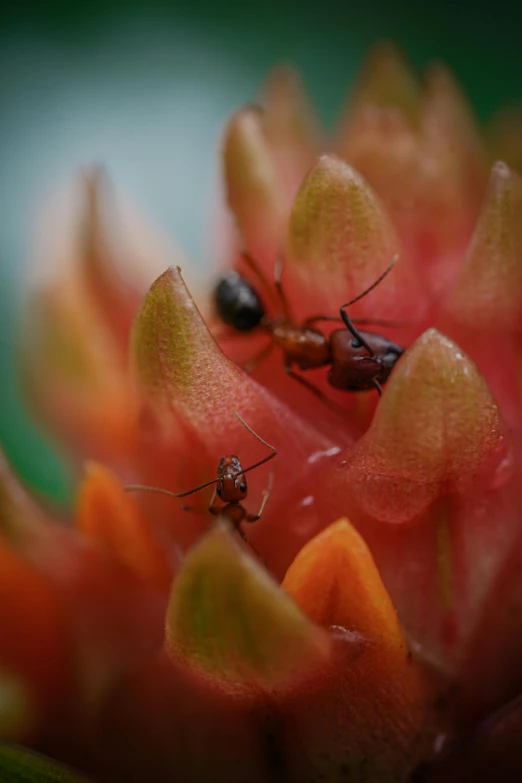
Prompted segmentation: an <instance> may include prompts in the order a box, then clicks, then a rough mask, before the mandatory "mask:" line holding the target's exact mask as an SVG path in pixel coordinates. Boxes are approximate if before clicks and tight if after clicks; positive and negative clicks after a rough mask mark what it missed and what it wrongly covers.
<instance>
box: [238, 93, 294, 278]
mask: <svg viewBox="0 0 522 783" xmlns="http://www.w3.org/2000/svg"><path fill="white" fill-rule="evenodd" d="M223 165H224V176H225V186H226V193H227V200H228V204H229V207H230V209H231V210H232V213H233V215H234V217H235V220H236V222H237V226H238V229H239V232H240V234H241V237H242V240H243V242H244V244H245V246H246V248H247V249H248V251H249V252H250V253H251V255H252V256H253V257H254V258H255V259H256V260H257V261H258V262H259V263H261V265H264V264H270V263H273V259H274V258H275V257H276V255H277V253H278V251H279V244H280V241H281V235H282V229H283V225H284V217H285V215H284V207H283V189H282V188H283V186H282V182H281V180H280V177H279V174H278V171H277V168H276V165H275V162H274V159H273V156H272V152H271V150H270V146H269V143H268V139H267V137H266V131H265V127H264V112H263V109H262V108H261V107H260V106H258V105H256V104H253V105H252V104H249V105H247V106H244V107H243V108H241V109H238V111H236V112H235V113H234V114H233V115H232V116H231V118H230V120H229V122H228V124H227V126H226V128H225V134H224V141H223Z"/></svg>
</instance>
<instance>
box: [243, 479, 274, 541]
mask: <svg viewBox="0 0 522 783" xmlns="http://www.w3.org/2000/svg"><path fill="white" fill-rule="evenodd" d="M273 485H274V474H273V473H270V476H269V477H268V486H267V488H266V489H265V490H264V492H263V499H262V500H261V505H260V506H259V511H258V512H257V514H246V516H245V519H246V521H247V522H257V520H258V519H261V517H262V516H263V511H264V510H265V506H266V504H267V501H268V498H269V497H270V493H271V492H272V487H273ZM238 529H239V528H238Z"/></svg>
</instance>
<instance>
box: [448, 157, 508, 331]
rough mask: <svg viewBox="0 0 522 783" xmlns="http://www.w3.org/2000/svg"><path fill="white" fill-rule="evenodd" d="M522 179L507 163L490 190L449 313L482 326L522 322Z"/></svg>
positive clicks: (491, 327)
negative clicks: (521, 216) (521, 217)
mask: <svg viewBox="0 0 522 783" xmlns="http://www.w3.org/2000/svg"><path fill="white" fill-rule="evenodd" d="M521 214H522V179H521V178H520V177H519V176H518V175H517V174H515V173H514V172H513V171H511V170H510V169H509V168H508V166H506V165H505V164H504V163H496V164H495V165H494V166H493V170H492V172H491V179H490V183H489V189H488V193H487V195H486V200H485V203H484V206H483V209H482V214H481V216H480V218H479V220H478V223H477V226H476V228H475V232H474V234H473V237H472V240H471V242H470V245H469V248H468V251H467V253H466V257H465V258H464V261H463V263H462V266H461V268H460V270H459V272H458V274H457V277H456V279H455V282H454V284H453V286H452V289H451V291H450V293H449V295H448V297H447V299H446V301H445V310H446V312H447V313H448V314H449V315H450V316H451V317H452V319H454V321H456V322H457V323H459V324H465V325H467V326H470V327H473V328H474V329H475V330H476V331H487V330H495V331H497V330H499V329H513V328H516V327H519V326H520V324H521V323H522V221H521V219H520V215H521Z"/></svg>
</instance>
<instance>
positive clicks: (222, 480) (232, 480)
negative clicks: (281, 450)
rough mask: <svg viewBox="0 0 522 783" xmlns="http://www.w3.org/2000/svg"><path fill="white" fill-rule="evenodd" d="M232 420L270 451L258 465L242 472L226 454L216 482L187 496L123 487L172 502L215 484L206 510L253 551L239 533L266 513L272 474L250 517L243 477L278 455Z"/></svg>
mask: <svg viewBox="0 0 522 783" xmlns="http://www.w3.org/2000/svg"><path fill="white" fill-rule="evenodd" d="M234 416H235V417H236V419H238V420H239V421H240V422H241V424H242V425H243V427H245V429H247V430H248V431H249V432H250V433H251V434H252V435H253V436H254V438H256V439H257V440H258V441H259V442H260V443H262V444H263V446H266V447H267V448H268V449H270V450H271V452H272V453H271V454H269V455H268V456H266V457H263V459H261V460H259V461H258V462H254V464H253V465H250V466H249V467H248V468H244V469H243V467H242V466H241V462H240V461H239V458H238V457H236V455H235V454H227V455H226V456H225V457H222V458H221V459H220V461H219V465H218V469H217V478H215V479H212V480H211V481H206V482H205V483H204V484H200V485H199V486H198V487H194V489H189V490H187V491H186V492H178V493H175V492H171V491H170V490H168V489H160V488H159V487H148V486H146V485H142V484H128V485H127V486H126V487H124V489H125V490H126V491H127V492H130V491H134V490H144V491H146V492H159V493H161V494H163V495H169V496H170V497H172V498H184V497H187V495H192V494H194V492H199V491H200V490H201V489H205V488H206V487H210V486H212V484H216V487H215V489H214V492H213V493H212V497H211V499H210V503H209V506H208V511H209V513H210V514H213V515H214V516H223V517H225V518H226V519H227V520H228V522H230V524H231V525H232V527H233V528H234V529H235V530H236V531H237V532H238V533H239V535H240V536H241V538H242V539H243V541H245V542H246V543H247V544H248V545H249V546H250V547H251V548H252V549H254V547H252V544H250V542H249V541H248V539H247V537H246V535H245V533H244V532H243V530H242V529H241V524H242V523H243V522H257V520H258V519H261V516H262V514H263V511H264V510H265V506H266V503H267V501H268V497H269V495H270V492H271V490H272V484H273V478H274V474H273V473H271V474H270V476H269V479H268V486H267V488H266V489H265V490H264V492H263V499H262V501H261V505H260V507H259V511H258V512H257V514H250V513H249V512H248V511H247V510H246V508H245V507H244V506H243V504H242V503H241V501H242V500H245V498H246V496H247V493H248V488H247V482H246V478H245V473H248V472H249V471H251V470H254V469H255V468H259V467H260V466H261V465H264V464H265V462H269V461H270V460H271V459H273V458H274V457H275V456H276V455H277V449H276V448H275V447H274V446H271V445H270V444H269V443H267V442H266V440H263V438H262V437H261V436H260V435H258V434H257V432H254V430H253V429H252V428H251V427H249V426H248V424H247V423H246V421H244V419H242V418H241V416H240V415H239V413H238V412H237V411H236V410H234ZM216 495H217V496H218V497H219V499H220V500H221V501H222V502H223V503H224V504H225V505H224V506H218V505H216ZM181 508H182V509H183V510H185V511H195V512H202V511H204V509H202V508H199V507H197V506H187V505H185V503H182V504H181ZM254 551H255V549H254ZM256 554H257V553H256Z"/></svg>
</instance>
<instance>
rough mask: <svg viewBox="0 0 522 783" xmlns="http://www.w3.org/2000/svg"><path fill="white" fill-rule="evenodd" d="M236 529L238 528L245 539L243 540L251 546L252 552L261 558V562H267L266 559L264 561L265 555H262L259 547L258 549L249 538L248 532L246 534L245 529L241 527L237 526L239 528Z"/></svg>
mask: <svg viewBox="0 0 522 783" xmlns="http://www.w3.org/2000/svg"><path fill="white" fill-rule="evenodd" d="M236 530H237V532H238V533H239V535H240V536H241V538H242V539H243V541H244V542H245V544H246V545H247V546H248V547H249V548H250V549H251V550H252V552H253V553H254V554H255V556H256V557H257V558H259V560H260V561H261V562H262V563H263V564H264V562H265V561H264V559H263V557H262V556H261V554H260V553H259V552H258V550H257V549H256V547H255V546H254V545H253V543H252V542H251V541H249V540H248V538H247V537H246V534H245V533H244V531H243V530H242V529H241V527H237V528H236Z"/></svg>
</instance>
